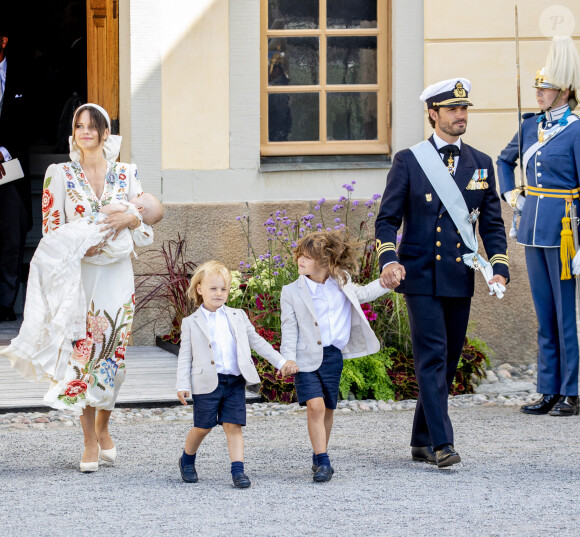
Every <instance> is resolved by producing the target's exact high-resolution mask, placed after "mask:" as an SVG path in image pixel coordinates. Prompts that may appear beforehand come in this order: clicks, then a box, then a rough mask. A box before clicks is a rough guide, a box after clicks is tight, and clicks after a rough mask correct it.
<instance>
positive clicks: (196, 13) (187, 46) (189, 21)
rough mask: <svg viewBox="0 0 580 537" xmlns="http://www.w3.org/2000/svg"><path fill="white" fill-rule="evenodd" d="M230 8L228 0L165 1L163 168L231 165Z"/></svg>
mask: <svg viewBox="0 0 580 537" xmlns="http://www.w3.org/2000/svg"><path fill="white" fill-rule="evenodd" d="M228 8H229V2H228V0H195V1H192V0H172V1H171V2H164V3H163V11H162V13H163V16H162V19H163V20H162V32H161V36H160V37H161V38H162V39H163V40H164V42H163V58H162V68H161V80H162V168H163V169H164V170H216V169H228V168H229V97H230V96H229V36H228V29H229V23H228ZM157 38H159V36H151V39H152V41H153V40H155V39H157Z"/></svg>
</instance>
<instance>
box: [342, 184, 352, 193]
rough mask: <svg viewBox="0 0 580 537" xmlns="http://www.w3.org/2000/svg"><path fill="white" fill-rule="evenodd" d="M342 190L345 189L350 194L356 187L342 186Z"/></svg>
mask: <svg viewBox="0 0 580 537" xmlns="http://www.w3.org/2000/svg"><path fill="white" fill-rule="evenodd" d="M342 188H345V189H346V190H348V191H349V192H352V191H353V190H354V186H352V185H349V184H348V183H346V184H344V185H342Z"/></svg>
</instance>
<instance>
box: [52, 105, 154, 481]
mask: <svg viewBox="0 0 580 537" xmlns="http://www.w3.org/2000/svg"><path fill="white" fill-rule="evenodd" d="M119 149H120V136H111V135H110V120H109V117H108V114H107V113H106V111H105V110H103V109H102V108H101V107H99V106H97V105H92V104H89V105H83V106H81V107H80V108H79V109H78V110H77V111H76V112H75V116H74V120H73V136H72V137H71V159H72V162H66V163H61V164H53V165H51V166H49V168H48V170H47V171H46V175H45V179H44V191H43V196H42V226H43V234H46V233H50V232H51V231H53V230H55V229H56V228H58V227H59V226H60V225H62V224H64V223H65V222H72V221H74V220H77V219H80V218H90V217H91V215H94V214H95V213H97V212H98V211H99V209H100V208H101V207H102V206H103V205H107V204H109V203H115V202H118V201H122V200H125V201H126V200H128V199H129V198H131V197H133V196H136V195H138V194H140V193H141V192H142V189H141V184H140V182H139V180H138V178H137V168H136V166H135V165H134V164H123V163H119V162H115V160H116V159H117V157H118V154H119ZM105 225H106V227H107V228H108V229H110V230H111V232H110V235H109V236H113V238H114V237H116V236H117V234H118V233H119V232H120V231H122V230H123V229H125V228H129V229H130V230H133V235H134V237H137V236H138V235H139V234H140V235H141V236H140V237H139V239H141V240H139V241H138V242H139V244H141V245H143V244H147V243H149V244H150V243H151V242H152V241H153V232H152V230H151V228H150V227H149V226H147V225H146V224H144V223H142V222H141V221H140V220H139V218H137V217H136V216H134V215H132V214H128V213H115V214H112V215H109V216H108V217H107V219H106V220H105ZM100 248H101V245H97V246H93V247H91V248H89V249H88V250H87V252H86V254H85V258H87V257H91V256H94V255H98V254H99V251H100ZM81 275H82V284H83V288H84V291H85V296H86V304H87V307H88V311H87V327H86V337H85V338H84V339H80V340H78V341H76V342H74V344H73V352H72V356H71V358H70V360H69V362H68V365H67V367H66V373H65V378H64V379H60V380H57V381H55V382H54V383H53V386H52V387H51V389H50V390H49V392H48V393H47V394H46V396H45V402H47V404H49V405H50V406H52V407H54V408H58V409H70V410H73V411H77V412H82V414H81V416H80V420H81V425H82V428H83V433H84V442H85V450H84V453H83V456H82V459H81V471H84V472H87V471H88V472H91V471H95V470H97V469H98V460H99V457H100V458H101V459H104V460H108V461H110V462H113V461H114V459H115V456H116V448H115V445H114V442H113V440H112V439H111V436H110V434H109V429H108V425H109V418H110V415H111V411H112V410H113V407H114V405H115V400H116V399H117V395H118V393H119V388H120V386H121V384H122V382H123V380H124V378H125V348H126V346H127V342H128V338H129V334H130V332H131V324H132V321H133V311H134V305H135V287H134V276H133V268H132V264H131V259H130V258H129V257H127V258H123V259H121V260H119V261H118V262H115V263H111V264H106V265H99V264H91V263H88V262H82V263H81Z"/></svg>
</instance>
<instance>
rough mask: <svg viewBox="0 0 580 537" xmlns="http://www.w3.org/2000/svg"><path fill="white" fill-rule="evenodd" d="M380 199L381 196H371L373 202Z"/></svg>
mask: <svg viewBox="0 0 580 537" xmlns="http://www.w3.org/2000/svg"><path fill="white" fill-rule="evenodd" d="M380 197H381V194H373V200H374V201H376V200H378V199H379V198H380Z"/></svg>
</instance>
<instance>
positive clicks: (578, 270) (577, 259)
mask: <svg viewBox="0 0 580 537" xmlns="http://www.w3.org/2000/svg"><path fill="white" fill-rule="evenodd" d="M572 274H574V276H578V275H579V274H580V250H579V251H578V252H576V255H575V256H574V259H572Z"/></svg>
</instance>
